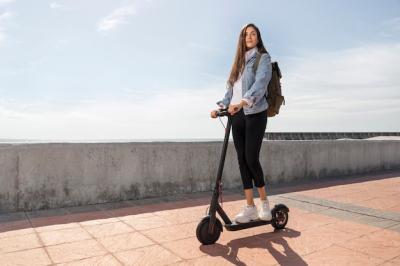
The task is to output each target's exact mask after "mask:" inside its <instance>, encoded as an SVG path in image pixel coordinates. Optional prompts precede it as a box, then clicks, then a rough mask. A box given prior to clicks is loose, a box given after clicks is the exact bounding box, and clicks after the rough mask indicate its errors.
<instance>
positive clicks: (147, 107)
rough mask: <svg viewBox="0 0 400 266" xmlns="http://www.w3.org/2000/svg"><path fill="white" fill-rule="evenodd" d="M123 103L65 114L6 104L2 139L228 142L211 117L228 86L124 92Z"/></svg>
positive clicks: (95, 104)
mask: <svg viewBox="0 0 400 266" xmlns="http://www.w3.org/2000/svg"><path fill="white" fill-rule="evenodd" d="M123 91H125V92H126V95H125V97H121V98H120V99H93V100H89V101H85V102H84V103H81V104H79V105H76V106H69V107H67V108H64V109H59V108H56V107H55V106H57V105H58V104H56V103H55V104H54V106H52V105H48V106H44V105H43V104H36V105H33V104H19V105H17V104H15V102H12V103H6V102H4V101H3V103H2V102H0V123H1V124H2V130H1V132H0V139H7V138H16V139H47V140H55V139H69V140H70V139H75V140H77V139H78V140H83V139H89V140H93V139H179V138H216V137H217V138H222V137H223V134H224V130H223V128H222V126H221V124H220V122H219V121H218V120H215V119H211V118H210V117H209V113H210V111H211V109H213V108H214V107H215V106H216V105H215V101H216V100H218V99H219V98H220V97H222V95H223V93H224V86H223V84H222V85H218V86H215V87H212V88H208V89H199V90H197V91H191V90H175V91H170V92H168V91H166V92H155V91H149V90H141V91H142V92H141V93H137V92H134V91H137V90H134V91H132V90H129V89H127V88H124V89H123Z"/></svg>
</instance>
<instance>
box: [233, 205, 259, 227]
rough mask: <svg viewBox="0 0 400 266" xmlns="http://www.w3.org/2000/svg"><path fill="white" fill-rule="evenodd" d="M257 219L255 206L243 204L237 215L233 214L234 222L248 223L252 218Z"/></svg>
mask: <svg viewBox="0 0 400 266" xmlns="http://www.w3.org/2000/svg"><path fill="white" fill-rule="evenodd" d="M257 219H258V212H257V207H256V206H255V205H253V206H245V207H244V208H243V209H242V211H241V212H239V214H238V215H236V216H235V222H237V223H248V222H250V221H252V220H257Z"/></svg>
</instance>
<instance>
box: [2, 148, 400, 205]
mask: <svg viewBox="0 0 400 266" xmlns="http://www.w3.org/2000/svg"><path fill="white" fill-rule="evenodd" d="M221 147H222V142H186V143H179V142H160V143H157V142H152V143H44V144H13V145H11V144H0V211H6V210H32V209H43V208H54V207H62V206H76V205H82V204H92V203H101V202H110V201H118V200H127V199H139V198H145V197H155V196H165V195H171V194H175V193H182V192H197V191H207V190H211V189H212V187H213V186H214V183H215V177H216V172H217V167H218V162H219V158H220V150H221ZM260 158H261V163H262V165H263V168H264V174H265V176H266V178H267V179H268V181H269V182H272V183H273V182H281V181H291V180H294V179H307V178H321V177H329V176H338V175H348V174H359V173H369V172H371V171H379V170H389V169H398V168H400V141H392V140H385V141H371V140H368V141H365V140H342V141H335V140H328V141H265V142H264V144H263V147H262V150H261V156H260ZM223 178H224V187H225V188H240V187H241V180H240V176H239V170H238V165H237V160H236V153H235V151H234V147H233V144H232V143H230V145H229V148H228V154H227V158H226V163H225V168H224V175H223Z"/></svg>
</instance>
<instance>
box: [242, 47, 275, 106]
mask: <svg viewBox="0 0 400 266" xmlns="http://www.w3.org/2000/svg"><path fill="white" fill-rule="evenodd" d="M271 75H272V66H271V56H270V55H269V54H268V53H265V54H262V55H261V58H260V63H259V64H258V68H257V72H256V76H255V81H254V83H253V85H252V86H251V88H250V89H249V90H248V91H247V92H246V93H245V94H244V95H243V98H244V99H245V100H246V103H247V105H248V107H252V106H253V104H255V103H257V102H258V101H260V100H261V99H262V98H263V97H264V95H265V94H266V93H267V86H268V83H269V81H270V80H271Z"/></svg>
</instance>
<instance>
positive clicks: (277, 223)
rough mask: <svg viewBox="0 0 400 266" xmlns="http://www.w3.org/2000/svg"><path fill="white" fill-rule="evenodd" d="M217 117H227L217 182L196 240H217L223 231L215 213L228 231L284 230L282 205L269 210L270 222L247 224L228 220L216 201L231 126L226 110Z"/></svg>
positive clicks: (211, 241)
mask: <svg viewBox="0 0 400 266" xmlns="http://www.w3.org/2000/svg"><path fill="white" fill-rule="evenodd" d="M217 116H219V117H223V116H226V117H228V122H227V125H226V128H225V138H224V142H223V146H222V153H221V158H220V162H219V167H218V174H217V180H216V183H215V187H214V191H213V195H212V198H211V204H210V208H209V210H208V215H207V216H206V217H204V218H203V219H202V220H201V221H200V223H199V224H198V226H197V229H196V236H197V239H198V240H199V241H200V243H202V244H204V245H210V244H214V243H215V242H216V241H217V240H218V238H219V236H220V235H221V232H222V231H223V226H222V223H221V221H220V220H219V219H218V218H217V217H216V214H217V213H218V214H219V216H220V217H221V218H222V220H223V221H224V223H225V224H224V227H225V229H226V230H228V231H237V230H242V229H247V228H251V227H256V226H261V225H266V224H271V225H272V226H273V227H274V228H275V229H276V230H280V229H283V228H285V226H286V224H287V222H288V219H289V213H288V212H289V208H288V207H286V206H285V205H284V204H277V205H275V206H274V208H273V209H272V210H271V214H272V219H271V220H270V221H264V220H260V219H257V220H252V221H250V222H248V223H236V222H232V221H231V220H230V219H229V217H228V215H227V214H226V213H225V211H224V210H223V209H222V207H221V205H220V204H219V202H218V200H219V197H220V193H221V189H222V188H221V185H222V171H223V168H224V163H225V156H226V150H227V148H228V140H229V135H230V132H231V126H232V124H231V115H230V114H229V112H228V109H227V108H226V109H220V110H219V111H217Z"/></svg>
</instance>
